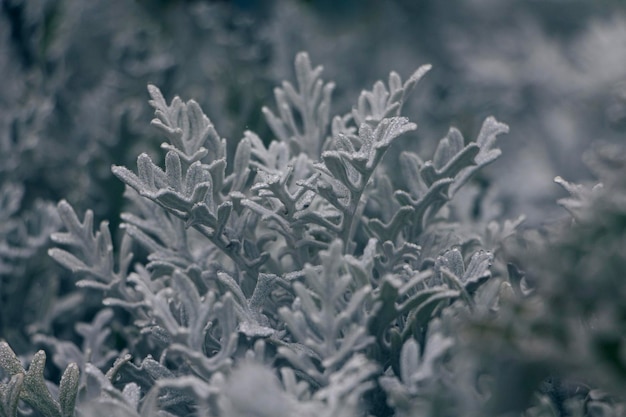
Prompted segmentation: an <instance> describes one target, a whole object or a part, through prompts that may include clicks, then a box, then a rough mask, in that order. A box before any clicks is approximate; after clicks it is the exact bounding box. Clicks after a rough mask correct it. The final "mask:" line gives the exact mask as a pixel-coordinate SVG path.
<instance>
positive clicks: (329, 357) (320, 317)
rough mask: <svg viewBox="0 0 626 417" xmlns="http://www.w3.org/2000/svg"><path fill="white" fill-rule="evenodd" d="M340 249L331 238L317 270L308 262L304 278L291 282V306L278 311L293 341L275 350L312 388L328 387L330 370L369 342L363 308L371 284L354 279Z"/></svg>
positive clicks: (339, 242) (338, 244)
mask: <svg viewBox="0 0 626 417" xmlns="http://www.w3.org/2000/svg"><path fill="white" fill-rule="evenodd" d="M342 247H343V243H342V242H341V241H339V240H335V241H333V242H332V244H331V245H330V247H329V248H328V250H326V251H322V252H321V253H320V258H321V262H322V266H321V268H316V267H314V266H312V265H307V266H306V267H305V269H304V271H303V276H304V282H299V281H294V282H293V290H294V292H295V294H296V299H295V300H294V302H293V304H292V306H291V307H283V308H281V309H280V310H279V315H280V317H282V319H283V320H284V322H285V323H286V325H287V328H288V330H289V332H290V333H291V335H292V337H293V338H294V340H295V343H287V344H286V345H285V346H281V347H279V349H278V352H279V354H280V355H281V356H283V357H285V358H286V359H287V360H288V361H289V362H291V363H292V365H293V366H294V367H296V368H297V369H300V370H301V371H303V372H304V373H305V374H306V375H307V376H308V377H309V378H310V381H311V382H312V383H313V384H314V385H315V386H326V385H328V383H329V382H330V378H331V376H332V374H333V373H334V372H336V371H337V370H339V369H340V368H341V367H342V366H343V365H344V364H345V363H346V361H347V360H348V359H349V358H350V357H352V356H353V355H354V354H355V353H357V352H359V351H362V350H363V349H365V348H366V347H367V346H368V345H370V344H371V343H372V342H373V338H372V337H371V336H369V335H368V334H367V329H366V320H367V315H366V312H365V305H366V304H367V301H368V299H369V297H370V293H371V287H370V285H369V284H367V283H363V282H356V281H355V280H354V278H353V277H352V275H351V274H350V273H349V271H350V267H349V265H348V264H347V263H346V260H345V258H344V255H342Z"/></svg>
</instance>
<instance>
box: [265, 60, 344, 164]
mask: <svg viewBox="0 0 626 417" xmlns="http://www.w3.org/2000/svg"><path fill="white" fill-rule="evenodd" d="M295 69H296V80H297V82H298V90H297V91H296V89H295V88H294V86H293V85H292V84H291V83H289V82H287V81H284V82H283V85H282V88H279V87H277V88H275V89H274V97H275V99H276V105H277V107H278V114H279V116H276V115H274V113H273V112H272V111H271V110H270V109H269V108H267V107H263V114H264V116H265V119H266V120H267V123H268V125H269V126H270V128H271V129H272V131H273V132H274V134H275V135H276V137H277V138H278V139H279V140H281V141H282V142H284V143H287V144H289V146H290V147H291V149H292V153H293V154H295V155H297V154H299V153H300V152H304V153H306V154H307V155H308V156H309V157H310V158H312V159H318V157H319V155H320V152H321V150H322V147H323V146H324V141H325V139H326V132H327V130H328V123H329V120H330V118H329V113H330V101H331V94H332V91H333V89H334V87H335V85H334V83H332V82H329V83H324V81H323V80H322V79H321V78H320V75H321V73H322V70H323V68H322V67H321V66H317V67H315V68H313V67H312V66H311V61H310V59H309V56H308V54H307V53H305V52H301V53H299V54H298V55H296V60H295ZM298 119H299V120H300V121H299V122H296V120H298Z"/></svg>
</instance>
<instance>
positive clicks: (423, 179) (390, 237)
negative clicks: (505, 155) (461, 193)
mask: <svg viewBox="0 0 626 417" xmlns="http://www.w3.org/2000/svg"><path fill="white" fill-rule="evenodd" d="M507 131H508V127H507V126H506V125H504V124H502V123H499V122H497V121H496V120H495V119H494V118H493V117H489V118H487V119H486V120H485V122H484V123H483V126H482V128H481V130H480V133H479V134H478V139H477V140H476V142H472V143H470V144H468V145H465V140H464V138H463V136H462V135H461V132H459V131H458V130H457V129H455V128H451V129H450V130H449V131H448V134H447V135H446V137H444V138H443V139H441V140H440V141H439V144H438V146H437V149H436V151H435V154H434V156H433V159H432V161H427V162H424V161H422V159H421V158H420V157H419V156H418V155H417V154H415V153H413V152H403V153H402V154H401V155H400V170H401V172H402V177H403V178H404V180H405V184H406V186H407V187H408V192H407V191H404V190H397V191H395V193H394V198H395V199H396V200H397V201H398V203H399V204H400V208H399V209H398V210H397V211H396V213H394V215H393V216H392V217H391V219H390V220H389V221H388V222H387V223H384V222H383V221H381V220H380V219H376V218H374V219H370V220H368V221H367V228H368V229H369V231H370V232H371V233H372V234H373V235H374V236H376V237H377V238H378V239H379V240H380V241H382V242H385V241H391V242H395V241H397V238H398V236H399V234H400V232H401V231H402V230H404V229H405V226H406V224H407V223H410V224H411V227H410V229H409V230H410V234H409V236H406V239H407V240H408V241H414V240H415V239H416V238H417V237H419V235H420V234H421V233H422V231H423V230H424V229H425V227H426V223H427V222H428V220H429V218H432V217H433V216H435V215H436V214H437V213H438V212H439V210H440V209H441V208H442V207H443V206H444V205H445V204H446V203H447V202H448V201H449V200H450V199H452V197H453V196H454V194H455V193H456V191H457V190H458V189H459V188H460V187H461V186H463V184H465V183H466V182H467V181H468V180H469V178H470V177H471V176H472V175H473V174H474V173H475V172H476V171H477V170H479V169H482V168H483V167H484V166H485V165H487V164H489V163H491V162H493V161H494V160H495V159H496V158H497V157H498V156H499V155H500V153H501V152H500V150H499V149H497V148H494V144H495V140H496V136H497V135H499V134H501V133H505V132H507Z"/></svg>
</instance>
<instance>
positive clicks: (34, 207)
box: [0, 0, 626, 351]
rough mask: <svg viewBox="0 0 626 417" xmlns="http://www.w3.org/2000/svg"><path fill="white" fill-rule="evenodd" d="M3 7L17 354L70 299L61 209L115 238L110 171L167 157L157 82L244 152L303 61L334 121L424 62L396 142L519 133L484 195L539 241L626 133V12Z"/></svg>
mask: <svg viewBox="0 0 626 417" xmlns="http://www.w3.org/2000/svg"><path fill="white" fill-rule="evenodd" d="M0 5H1V6H0V338H3V339H7V340H8V341H9V342H10V344H11V345H12V346H13V348H14V349H15V350H16V351H25V350H27V349H28V348H29V334H32V333H33V332H35V331H41V330H42V329H35V328H33V323H38V324H37V325H38V326H41V325H42V324H41V323H46V321H45V320H42V317H43V316H44V315H45V314H46V312H49V311H50V309H51V304H52V303H53V302H54V303H57V304H56V305H57V308H59V307H58V300H57V299H55V298H54V297H49V296H45V295H49V294H59V295H63V294H65V293H69V292H70V290H69V288H70V287H72V285H73V280H72V279H71V278H68V277H65V276H64V275H63V272H61V271H60V270H59V269H58V268H56V267H55V266H54V265H53V264H52V262H51V261H50V260H49V259H48V257H47V255H46V249H47V247H48V236H49V235H50V233H51V232H53V231H55V230H56V229H57V228H58V227H59V221H58V219H57V217H56V213H55V210H54V205H55V204H56V202H58V201H59V200H60V199H66V200H68V201H69V202H70V203H71V204H72V205H73V207H74V208H75V209H76V210H77V211H78V212H84V211H85V210H86V209H92V210H94V212H95V218H96V220H97V221H98V222H99V221H101V220H104V219H108V220H109V221H110V226H111V228H112V229H113V230H115V229H116V227H117V224H118V222H119V213H120V211H121V210H122V208H123V199H122V192H123V187H122V184H121V182H119V181H118V180H117V179H116V178H115V177H113V176H112V174H111V172H110V167H111V165H112V164H118V165H127V166H129V167H132V168H134V166H135V159H136V156H137V155H138V154H139V153H140V152H144V151H151V152H152V153H153V154H154V155H158V152H159V151H158V149H159V148H158V147H159V144H160V142H161V139H160V138H159V137H158V135H157V134H156V133H155V132H154V131H153V130H152V129H151V128H150V126H149V121H150V119H151V118H152V116H151V113H152V112H151V108H150V107H149V105H148V104H147V100H148V94H147V91H146V85H147V84H148V83H153V84H156V85H157V86H159V88H161V90H162V91H163V93H164V94H165V95H166V97H167V98H168V99H171V98H172V97H173V96H174V95H180V96H181V97H182V98H183V99H185V100H187V99H191V98H193V99H195V100H196V101H198V102H199V103H200V104H201V105H202V107H203V109H204V111H205V112H206V113H207V114H208V115H209V117H210V118H211V119H212V121H213V123H214V124H215V126H216V128H217V130H218V132H219V133H220V134H221V135H222V136H223V137H226V138H228V139H229V140H230V141H232V142H233V145H234V144H235V143H236V142H237V140H238V139H239V138H240V137H242V134H243V131H244V130H247V129H250V130H254V131H256V132H257V133H259V134H260V135H261V137H263V138H264V139H265V140H266V141H270V140H272V139H273V138H272V137H271V135H270V132H269V129H268V128H267V126H266V125H265V123H264V120H263V118H262V113H261V106H262V105H270V106H271V105H273V93H272V89H273V87H274V86H276V85H278V84H279V83H280V82H281V81H282V80H283V79H290V80H291V79H293V70H292V66H293V59H294V56H295V54H296V53H297V52H299V51H308V52H309V54H310V56H311V59H312V61H313V63H314V64H321V65H323V66H324V68H325V72H324V78H325V79H327V80H333V81H335V82H336V85H337V88H336V89H335V93H334V102H333V106H334V107H333V113H335V114H341V113H345V112H347V111H348V110H349V109H350V107H351V106H352V103H353V102H354V101H355V99H356V98H357V97H358V94H359V92H360V91H361V89H363V88H370V87H371V85H372V84H373V83H374V82H375V81H376V80H378V79H381V78H383V79H384V78H386V77H387V75H388V73H389V72H390V71H391V70H395V71H397V72H398V73H400V74H401V75H402V76H403V77H407V76H408V75H410V74H411V73H412V72H413V71H414V70H415V69H416V68H417V67H418V66H420V65H422V64H425V63H431V64H432V65H433V70H432V71H431V72H430V73H429V74H428V75H427V76H426V78H425V79H424V80H423V81H422V82H421V84H420V86H419V87H418V90H417V91H416V93H415V94H414V95H413V96H412V97H411V101H410V102H409V103H407V106H406V108H405V111H404V113H405V115H407V116H409V117H410V118H411V119H412V120H413V121H415V122H417V123H418V125H419V128H418V132H417V133H416V134H415V135H414V136H413V137H410V138H409V139H410V140H407V141H405V142H403V146H406V147H410V148H415V149H418V150H419V151H420V152H423V153H424V155H426V156H430V155H431V153H432V151H433V149H434V146H435V145H436V143H437V142H438V140H439V138H441V137H442V136H444V135H445V133H446V132H447V130H448V128H449V126H451V125H452V126H456V127H457V128H459V129H460V130H461V132H462V133H463V134H464V136H465V137H466V139H467V140H471V139H473V138H474V137H475V135H476V134H477V132H478V130H479V128H480V125H481V123H482V121H483V119H484V118H485V117H487V116H489V115H494V116H495V117H496V118H497V119H498V120H500V121H502V122H505V123H507V124H509V126H510V128H511V130H510V133H509V134H508V135H507V136H506V137H504V138H503V139H501V141H500V147H501V148H502V150H503V155H502V157H501V158H500V159H499V160H498V161H497V162H495V163H494V164H493V165H492V166H491V167H489V169H487V170H486V171H485V173H484V174H482V177H481V178H479V179H478V180H479V181H478V183H479V184H482V187H484V189H485V190H487V189H488V190H489V192H490V193H492V194H493V198H494V199H496V200H497V201H499V202H500V205H501V213H500V214H501V216H503V217H506V218H514V217H517V216H518V215H520V214H525V215H526V218H527V220H526V224H527V225H528V226H529V227H534V226H540V225H543V224H546V223H550V222H552V221H554V219H557V218H558V217H559V216H562V215H565V213H564V212H562V211H560V210H559V209H558V208H557V206H556V205H555V204H554V201H555V200H556V199H557V198H559V197H561V196H563V195H564V192H563V191H562V190H561V189H560V187H558V186H557V185H555V184H554V183H553V178H554V177H555V176H557V175H560V176H562V177H564V178H566V179H568V180H570V181H574V182H581V181H582V182H584V181H589V180H591V179H592V177H591V175H590V173H589V172H588V170H587V169H586V167H585V165H584V164H583V163H582V155H583V153H584V151H585V150H586V149H588V148H589V146H590V145H591V144H592V143H594V142H596V141H608V142H624V138H625V134H626V2H624V1H623V0H593V1H589V0H446V1H438V0H385V1H380V0H344V1H340V0H317V1H315V0H309V1H304V0H258V1H252V0H247V1H246V0H233V1H208V0H204V1H202V0H196V1H182V0H179V1H175V0H169V1H168V0H135V1H132V0H89V1H85V0H37V1H34V0H33V1H31V0H0ZM233 147H234V146H233ZM32 300H37V302H32ZM55 300H56V301H55ZM68 303H69V301H68ZM70 304H71V303H70ZM70 304H68V305H70ZM68 320H69V318H68ZM48 322H50V321H48ZM56 325H58V326H62V325H63V322H62V320H61V321H59V320H57V321H56Z"/></svg>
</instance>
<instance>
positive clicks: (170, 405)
mask: <svg viewBox="0 0 626 417" xmlns="http://www.w3.org/2000/svg"><path fill="white" fill-rule="evenodd" d="M430 70H431V68H430V66H428V65H425V66H422V67H420V68H418V69H417V70H416V71H415V72H414V73H413V74H412V75H410V76H409V77H408V78H407V79H406V80H404V81H403V80H402V78H401V77H400V75H398V74H397V73H395V72H392V73H391V74H390V75H389V77H388V78H387V80H386V81H384V82H383V81H379V82H377V83H375V84H374V85H373V86H372V88H371V89H369V90H364V91H363V92H362V93H361V95H360V96H359V98H358V100H357V102H356V104H355V105H354V106H353V108H352V110H351V111H350V112H348V113H346V114H333V112H332V92H333V89H334V84H333V83H332V82H326V81H324V79H323V78H322V68H321V67H319V66H316V65H313V64H312V63H311V61H310V58H309V56H308V55H307V54H306V53H300V54H298V55H297V56H296V59H295V82H293V83H292V82H287V81H286V82H284V83H283V84H281V86H280V87H277V88H276V89H275V90H274V103H268V104H267V107H264V108H263V114H264V116H265V119H266V121H267V125H268V126H269V129H268V132H269V133H267V134H268V135H269V136H270V137H269V138H266V137H261V136H259V135H258V134H256V133H254V132H252V131H246V132H245V133H244V135H243V138H242V139H241V140H239V141H237V142H235V141H232V140H227V139H224V138H223V137H222V136H221V135H220V134H219V132H218V131H217V129H216V128H215V125H214V124H213V122H212V121H211V119H210V118H209V116H207V115H206V114H205V113H204V112H203V110H202V109H201V107H200V106H199V105H198V104H197V103H196V102H195V101H193V100H189V101H185V100H183V99H180V98H178V97H174V98H173V99H169V98H166V97H164V95H163V94H162V92H161V91H160V90H159V88H158V87H157V86H155V85H149V86H148V91H149V95H150V105H151V106H152V107H153V109H154V114H155V118H154V120H153V121H152V123H151V124H152V126H153V127H154V128H155V129H156V131H157V132H159V134H160V135H161V136H162V137H163V139H164V142H163V144H162V145H161V149H162V153H161V154H157V153H155V152H153V151H152V150H150V149H148V150H147V151H149V152H150V154H149V153H142V154H140V155H139V156H138V157H137V161H136V168H134V167H127V166H121V165H120V166H113V168H112V173H113V175H115V176H116V177H117V178H118V179H119V180H120V181H121V182H122V183H124V184H125V185H126V192H125V201H126V203H125V206H124V207H125V208H124V212H123V214H122V215H121V222H120V223H121V224H120V230H119V231H117V232H118V233H119V239H115V240H114V239H113V237H112V231H111V230H110V229H109V226H108V223H107V222H106V221H103V222H102V223H100V225H99V227H98V226H95V225H94V215H93V213H92V212H91V211H86V212H84V213H81V212H77V211H75V210H74V208H73V207H72V206H71V205H70V204H69V203H67V202H66V201H61V202H60V203H59V204H58V205H57V208H56V214H55V213H52V211H51V214H50V217H51V218H55V216H56V215H58V218H55V220H54V222H57V223H54V224H61V225H62V226H61V227H62V231H58V232H56V233H53V234H52V240H53V241H54V242H55V247H54V248H52V249H50V250H49V251H48V253H49V255H50V256H51V258H53V259H54V260H55V261H56V262H58V263H59V264H61V265H62V266H63V267H65V268H66V269H68V270H70V271H71V272H72V273H73V276H74V277H75V285H76V287H77V289H76V290H74V291H70V292H69V295H67V296H66V297H65V298H64V299H62V300H60V301H61V302H58V303H56V304H55V306H54V307H53V309H52V310H53V311H52V312H51V313H50V316H49V320H50V323H47V324H45V323H40V324H39V325H38V327H37V328H34V329H33V330H32V333H33V341H34V342H35V343H37V344H38V345H40V346H41V347H42V348H43V350H41V351H39V352H37V353H35V354H34V356H32V357H30V358H20V357H18V356H17V355H16V354H15V353H14V351H13V349H12V348H11V347H10V346H9V344H8V343H5V342H2V343H1V344H0V368H2V374H1V375H2V377H3V379H2V383H1V384H2V385H0V414H1V415H7V416H15V415H23V414H28V413H32V414H35V415H43V416H71V415H84V416H91V415H103V416H105V415H106V416H109V415H118V416H137V415H141V416H152V415H163V416H169V415H176V416H183V415H198V416H270V415H272V416H290V415H305V416H306V415H328V416H352V415H354V416H359V415H374V416H383V415H397V416H409V415H455V416H456V415H504V414H508V413H511V414H527V415H563V414H572V415H621V414H623V413H624V403H623V398H622V397H620V395H622V393H621V392H620V389H621V387H623V386H624V379H625V377H626V372H624V369H626V358H625V354H624V349H625V347H624V337H623V334H624V328H623V326H624V316H625V314H624V311H623V308H624V307H623V306H622V304H623V303H621V302H620V300H621V298H620V295H623V293H624V285H623V283H622V282H621V281H623V280H622V279H621V278H622V277H621V274H622V271H623V268H621V264H622V263H623V259H624V257H623V254H622V253H621V252H620V249H621V246H620V244H621V243H622V241H623V215H624V209H625V208H624V202H623V196H624V195H625V194H624V190H623V186H624V184H623V181H622V180H621V178H622V176H623V175H622V174H623V170H624V161H623V158H620V157H615V156H614V155H619V154H620V152H619V151H616V150H615V149H613V148H611V147H608V145H607V146H605V147H601V146H600V147H597V148H596V149H595V150H594V151H592V152H590V153H589V155H590V156H589V158H588V159H589V163H590V166H591V167H592V169H593V170H594V172H595V173H596V174H597V176H598V178H599V179H600V180H601V181H602V183H601V184H602V185H600V186H596V187H594V188H590V187H589V188H587V187H585V186H578V185H575V184H570V183H568V182H566V181H565V180H561V179H558V182H559V183H561V184H562V185H563V186H564V187H565V188H566V189H567V191H569V192H570V193H571V194H572V198H571V199H567V200H564V201H563V202H562V203H563V205H564V206H565V207H566V208H567V209H568V210H570V211H571V212H572V214H573V219H574V220H573V222H568V224H567V225H566V226H564V227H561V228H559V227H558V226H553V227H550V228H547V229H546V230H544V231H542V232H543V233H539V232H536V231H533V230H521V231H519V230H518V229H519V227H520V224H521V223H522V221H523V218H517V219H509V220H506V219H501V218H499V217H498V210H497V206H496V203H495V202H494V201H491V200H490V199H489V195H488V194H487V193H484V192H481V187H480V184H476V183H475V181H474V179H475V178H476V176H477V173H478V172H479V171H480V170H481V169H482V168H484V167H485V166H487V165H488V164H490V163H491V162H493V161H494V160H495V159H496V158H498V157H499V156H500V151H499V149H498V147H497V146H496V141H497V140H498V138H499V136H500V135H503V134H505V133H507V131H508V127H507V126H506V125H505V124H503V123H501V122H499V121H497V120H496V119H495V118H493V117H488V118H487V119H485V120H484V122H483V124H482V126H481V128H480V129H479V130H478V131H477V132H476V133H475V137H476V138H475V139H467V138H464V137H463V135H462V134H461V132H460V131H459V130H457V129H456V128H450V130H449V131H448V133H447V135H445V137H443V138H442V139H441V140H440V141H439V142H438V145H437V147H436V149H435V151H434V153H432V155H419V154H417V153H415V152H412V151H399V152H389V153H388V154H387V151H388V150H389V149H392V148H393V147H394V146H396V145H398V143H399V142H400V141H401V140H412V139H415V137H414V136H413V137H412V135H413V132H414V131H415V130H416V129H417V128H418V126H417V124H416V123H414V121H412V119H411V118H409V117H407V115H405V114H404V113H403V105H404V104H405V103H406V102H407V100H409V99H410V94H411V92H412V91H413V90H414V89H415V87H416V86H417V85H418V82H427V81H420V80H422V78H423V77H424V76H426V74H427V73H428V72H429V71H430ZM411 99H416V98H411ZM417 99H419V98H417ZM230 148H234V149H233V150H231V149H230ZM386 154H387V155H386ZM392 156H393V157H396V158H395V159H394V160H389V157H392ZM16 192H17V191H16ZM14 200H15V199H10V198H7V199H5V200H4V201H3V203H4V204H5V205H7V206H9V207H10V205H11V202H12V201H14ZM47 210H51V209H49V208H48V209H47ZM51 222H52V220H51ZM115 222H116V223H118V222H117V221H115ZM114 232H116V231H114ZM24 233H25V234H26V235H28V233H27V231H26V232H24ZM538 248H541V250H538ZM76 306H81V308H82V309H84V310H87V311H88V312H89V313H88V314H86V315H87V316H88V320H87V321H85V322H80V323H78V324H76V325H75V326H69V327H71V328H69V329H65V330H64V331H62V332H58V331H57V332H54V331H50V329H54V328H55V320H56V319H57V318H58V317H61V316H64V315H66V314H69V315H70V316H71V310H72V309H73V308H75V307H76ZM55 309H56V310H55ZM56 325H57V326H58V322H57V323H56ZM63 336H67V337H66V338H64V337H63Z"/></svg>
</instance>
